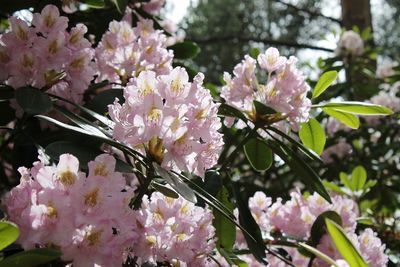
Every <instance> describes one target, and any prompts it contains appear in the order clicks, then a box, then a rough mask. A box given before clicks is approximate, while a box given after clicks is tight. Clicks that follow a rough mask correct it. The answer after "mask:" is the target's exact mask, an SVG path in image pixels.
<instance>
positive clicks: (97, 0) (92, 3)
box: [80, 0, 105, 8]
mask: <svg viewBox="0 0 400 267" xmlns="http://www.w3.org/2000/svg"><path fill="white" fill-rule="evenodd" d="M80 2H82V3H84V4H86V5H88V6H89V7H91V8H104V7H105V3H104V0H80Z"/></svg>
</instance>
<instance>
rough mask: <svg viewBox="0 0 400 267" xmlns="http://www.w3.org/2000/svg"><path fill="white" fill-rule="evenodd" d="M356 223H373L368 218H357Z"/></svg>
mask: <svg viewBox="0 0 400 267" xmlns="http://www.w3.org/2000/svg"><path fill="white" fill-rule="evenodd" d="M357 223H358V224H364V225H372V226H373V225H374V221H373V219H372V218H368V217H359V218H357Z"/></svg>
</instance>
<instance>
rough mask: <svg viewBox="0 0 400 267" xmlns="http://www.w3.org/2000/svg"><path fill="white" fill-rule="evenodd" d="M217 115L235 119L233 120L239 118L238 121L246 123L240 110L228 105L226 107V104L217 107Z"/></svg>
mask: <svg viewBox="0 0 400 267" xmlns="http://www.w3.org/2000/svg"><path fill="white" fill-rule="evenodd" d="M218 114H219V115H223V116H226V117H235V118H239V119H241V120H242V121H244V122H246V121H247V118H246V116H245V115H244V114H243V113H242V112H241V111H240V110H238V109H237V108H235V107H232V106H229V105H227V104H224V103H222V104H221V105H220V106H219V109H218Z"/></svg>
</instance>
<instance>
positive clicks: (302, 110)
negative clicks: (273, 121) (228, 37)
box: [221, 48, 311, 131]
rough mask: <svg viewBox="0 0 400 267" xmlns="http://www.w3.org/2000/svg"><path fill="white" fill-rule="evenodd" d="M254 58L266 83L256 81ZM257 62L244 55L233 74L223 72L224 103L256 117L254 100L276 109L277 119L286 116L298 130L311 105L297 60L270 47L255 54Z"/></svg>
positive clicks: (306, 118)
mask: <svg viewBox="0 0 400 267" xmlns="http://www.w3.org/2000/svg"><path fill="white" fill-rule="evenodd" d="M257 61H258V64H259V66H260V68H261V70H262V71H265V72H267V74H268V81H267V82H266V83H265V84H260V83H259V82H258V80H257V77H256V70H257V66H256V63H257ZM257 61H256V60H255V59H254V58H252V57H250V56H248V55H247V56H245V58H244V60H243V61H242V62H241V63H239V64H238V65H236V66H235V68H234V70H233V75H234V77H232V76H231V75H230V74H228V73H224V81H225V82H226V85H225V86H224V87H223V88H222V91H221V96H222V97H223V98H224V99H225V101H226V103H227V104H229V105H232V106H234V107H236V108H238V109H239V110H242V111H244V112H245V113H246V114H248V115H249V118H250V119H252V120H255V117H256V116H257V114H255V110H254V107H253V101H254V100H257V101H259V102H261V103H263V104H265V105H267V106H269V107H271V108H273V109H274V110H276V111H277V112H278V113H279V114H280V116H279V118H278V119H277V120H284V119H286V120H287V121H288V122H289V123H290V125H291V127H292V129H293V130H295V131H297V130H298V128H299V124H300V123H302V122H306V121H308V117H309V110H310V107H311V101H310V99H308V98H307V92H308V91H309V90H310V87H309V85H308V84H307V83H306V81H305V76H304V75H303V74H302V73H301V72H300V71H299V70H298V69H297V68H296V62H297V59H296V58H295V57H293V56H292V57H290V58H286V57H282V56H280V55H279V52H278V50H277V49H276V48H269V49H267V51H266V52H265V53H264V54H260V55H259V56H258V58H257ZM238 127H239V128H241V127H243V125H238Z"/></svg>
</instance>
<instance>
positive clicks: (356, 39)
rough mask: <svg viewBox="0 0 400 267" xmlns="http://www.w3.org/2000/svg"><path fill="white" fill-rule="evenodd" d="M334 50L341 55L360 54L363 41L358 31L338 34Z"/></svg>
mask: <svg viewBox="0 0 400 267" xmlns="http://www.w3.org/2000/svg"><path fill="white" fill-rule="evenodd" d="M335 52H336V54H337V55H342V56H353V57H355V56H360V55H361V54H362V53H363V52H364V41H363V40H362V39H361V36H360V35H359V34H358V33H356V32H354V31H345V32H344V33H342V35H341V36H340V40H339V43H338V46H337V48H336V50H335Z"/></svg>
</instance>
